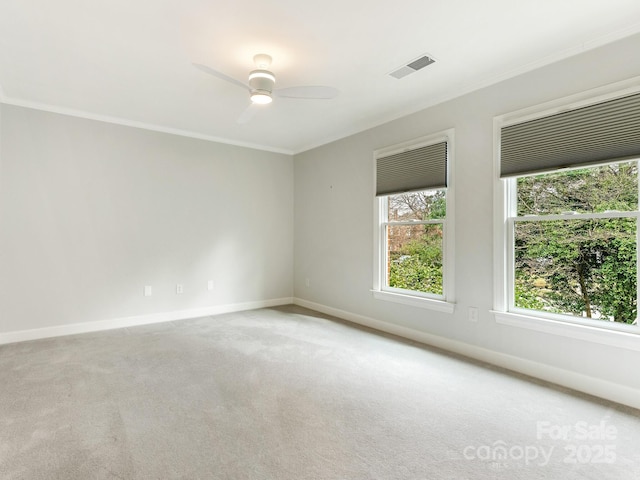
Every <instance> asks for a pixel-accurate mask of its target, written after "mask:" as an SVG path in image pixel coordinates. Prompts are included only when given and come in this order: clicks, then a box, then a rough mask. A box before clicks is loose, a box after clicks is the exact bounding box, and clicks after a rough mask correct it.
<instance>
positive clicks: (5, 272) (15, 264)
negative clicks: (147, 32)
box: [0, 105, 293, 333]
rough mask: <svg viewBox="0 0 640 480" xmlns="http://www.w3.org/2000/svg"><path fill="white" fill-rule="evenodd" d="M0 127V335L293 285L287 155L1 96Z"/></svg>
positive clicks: (281, 294) (252, 295)
mask: <svg viewBox="0 0 640 480" xmlns="http://www.w3.org/2000/svg"><path fill="white" fill-rule="evenodd" d="M0 128H1V130H0V139H1V144H0V145H1V148H0V162H1V163H0V333H1V332H12V331H22V330H28V329H36V328H43V327H52V326H56V325H65V324H73V323H80V322H93V321H98V320H109V319H114V318H122V317H129V316H138V315H151V314H156V313H160V312H170V311H184V310H191V309H199V308H204V307H208V306H215V305H227V304H235V303H242V302H256V301H264V300H269V299H279V298H286V297H289V298H290V297H291V295H292V291H293V287H292V278H293V275H292V271H293V256H292V252H293V160H292V157H291V156H287V155H281V154H275V153H267V152H261V151H257V150H252V149H247V148H240V147H235V146H228V145H221V144H216V143H212V142H207V141H202V140H196V139H192V138H185V137H179V136H174V135H168V134H164V133H158V132H151V131H146V130H140V129H135V128H130V127H123V126H118V125H112V124H108V123H101V122H96V121H92V120H86V119H81V118H74V117H69V116H63V115H58V114H53V113H46V112H42V111H36V110H30V109H26V108H22V107H15V106H9V105H2V106H1V123H0ZM210 279H211V280H214V282H215V289H214V291H213V292H209V291H208V290H207V280H210ZM177 283H182V284H184V289H185V290H184V294H183V295H176V292H175V288H176V284H177ZM144 285H152V286H153V296H152V297H144V296H143V287H144Z"/></svg>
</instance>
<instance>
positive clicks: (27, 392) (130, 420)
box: [0, 306, 640, 480]
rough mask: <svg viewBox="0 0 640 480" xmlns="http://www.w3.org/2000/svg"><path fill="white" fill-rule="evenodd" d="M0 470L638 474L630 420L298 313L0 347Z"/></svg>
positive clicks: (638, 433)
mask: <svg viewBox="0 0 640 480" xmlns="http://www.w3.org/2000/svg"><path fill="white" fill-rule="evenodd" d="M0 478H1V479H3V480H13V479H20V480H22V479H28V480H31V479H34V480H36V479H43V480H44V479H46V480H54V479H61V480H73V479H78V480H87V479H228V480H243V479H262V480H264V479H274V480H275V479H277V480H289V479H290V480H304V479H318V480H320V479H322V480H328V479H349V480H352V479H354V480H355V479H412V480H413V479H429V480H431V479H456V480H463V479H509V480H515V479H535V478H545V479H554V480H555V479H563V480H564V479H598V480H605V479H635V478H640V415H639V412H638V411H636V410H633V409H629V408H626V407H622V406H619V405H615V404H611V403H608V402H605V401H600V400H596V399H593V398H590V397H586V396H583V395H578V394H574V393H572V392H570V391H568V390H564V389H561V388H556V387H551V386H549V385H546V384H544V383H541V382H535V381H532V380H530V379H527V378H524V377H520V376H516V375H511V374H508V373H506V372H504V371H501V370H498V369H494V368H490V367H487V366H484V365H480V364H477V363H473V362H469V361H466V360H464V359H461V358H459V357H456V356H453V355H448V354H445V353H443V352H441V351H437V350H433V349H430V348H427V347H424V346H420V345H417V344H413V343H410V342H406V341H403V340H400V339H397V338H393V337H390V336H385V335H380V334H376V333H374V332H371V331H368V330H366V329H361V328H358V327H354V326H350V325H348V324H345V323H342V322H339V321H336V320H334V319H330V318H329V317H326V316H324V315H321V314H317V313H315V312H312V311H309V310H305V309H301V308H298V307H292V306H291V307H283V308H275V309H263V310H255V311H249V312H242V313H235V314H229V315H222V316H216V317H207V318H200V319H195V320H187V321H182V322H171V323H166V324H158V325H153V326H147V327H137V328H130V329H122V330H113V331H109V332H102V333H96V334H86V335H77V336H70V337H63V338H57V339H49V340H40V341H34V342H25V343H20V344H13V345H5V346H2V347H0Z"/></svg>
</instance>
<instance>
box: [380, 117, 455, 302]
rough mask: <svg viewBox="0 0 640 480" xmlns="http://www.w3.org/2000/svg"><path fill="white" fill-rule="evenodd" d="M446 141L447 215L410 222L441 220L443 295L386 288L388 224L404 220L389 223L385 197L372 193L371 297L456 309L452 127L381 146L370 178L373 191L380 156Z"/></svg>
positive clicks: (437, 221)
mask: <svg viewBox="0 0 640 480" xmlns="http://www.w3.org/2000/svg"><path fill="white" fill-rule="evenodd" d="M443 141H446V142H447V187H446V188H445V189H444V190H445V204H446V214H445V218H444V219H437V220H435V221H431V220H427V221H422V222H421V221H417V222H409V223H410V224H412V225H420V224H431V223H441V224H442V230H443V241H442V290H443V293H442V295H436V294H430V293H425V292H418V291H413V290H404V289H400V288H394V287H389V286H387V285H386V279H387V272H386V264H387V263H386V259H387V238H386V228H387V225H389V224H392V225H401V224H403V223H407V222H388V219H387V214H388V197H389V195H384V196H380V197H375V196H374V207H373V211H374V222H373V223H374V235H373V236H374V240H373V244H374V248H373V256H374V259H373V277H374V278H373V288H372V290H371V292H372V294H373V297H374V298H375V299H377V300H384V301H390V302H395V303H400V304H405V305H411V306H414V307H421V308H427V309H431V310H436V311H440V312H445V313H453V311H454V309H455V301H454V286H455V285H454V279H453V274H454V271H455V268H454V261H455V260H454V255H453V249H454V246H455V242H454V221H453V219H454V218H453V217H454V211H455V209H454V199H455V195H454V180H453V162H454V156H455V153H454V149H455V147H454V130H453V129H448V130H444V131H441V132H438V133H435V134H432V135H427V136H423V137H419V138H416V139H413V140H409V141H406V142H403V143H400V144H395V145H392V146H389V147H385V148H381V149H378V150H375V151H374V155H373V171H374V175H373V181H374V192H375V182H376V173H375V172H376V161H377V159H378V158H380V157H384V156H388V155H393V154H395V153H399V152H402V151H406V150H409V149H416V148H420V147H425V146H428V145H432V144H437V143H441V142H443ZM429 190H441V189H440V188H427V189H424V190H420V191H429Z"/></svg>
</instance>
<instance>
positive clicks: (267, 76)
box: [249, 70, 276, 95]
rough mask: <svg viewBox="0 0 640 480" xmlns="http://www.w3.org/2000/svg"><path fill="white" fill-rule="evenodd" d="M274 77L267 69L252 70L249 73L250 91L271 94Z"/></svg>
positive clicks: (274, 81)
mask: <svg viewBox="0 0 640 480" xmlns="http://www.w3.org/2000/svg"><path fill="white" fill-rule="evenodd" d="M275 83H276V77H275V75H274V74H273V73H271V72H270V71H269V70H254V71H252V72H251V73H250V74H249V86H250V87H251V93H265V94H268V95H271V92H272V91H273V86H274V85H275Z"/></svg>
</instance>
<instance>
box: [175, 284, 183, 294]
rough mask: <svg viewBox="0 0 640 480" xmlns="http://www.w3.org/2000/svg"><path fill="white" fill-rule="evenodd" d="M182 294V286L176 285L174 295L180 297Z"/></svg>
mask: <svg viewBox="0 0 640 480" xmlns="http://www.w3.org/2000/svg"><path fill="white" fill-rule="evenodd" d="M183 293H184V286H183V285H182V284H181V283H178V284H177V285H176V295H181V294H183Z"/></svg>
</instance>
